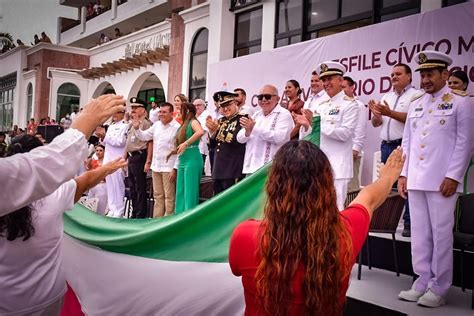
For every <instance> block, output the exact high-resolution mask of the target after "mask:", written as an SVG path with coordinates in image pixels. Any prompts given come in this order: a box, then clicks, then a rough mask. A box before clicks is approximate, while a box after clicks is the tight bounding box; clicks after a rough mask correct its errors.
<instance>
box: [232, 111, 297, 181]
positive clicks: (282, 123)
mask: <svg viewBox="0 0 474 316" xmlns="http://www.w3.org/2000/svg"><path fill="white" fill-rule="evenodd" d="M252 118H253V119H254V120H255V126H254V127H253V130H252V133H251V134H250V136H249V137H247V136H245V129H243V128H242V129H241V130H240V131H239V133H238V134H237V141H238V142H239V143H242V144H244V143H246V144H247V147H246V150H245V158H244V167H243V171H242V173H244V174H249V173H253V172H255V171H256V170H257V169H259V168H260V167H262V166H263V165H264V164H266V163H267V162H269V161H270V160H272V159H273V156H274V155H275V153H276V152H277V151H278V149H280V147H281V146H282V145H283V144H284V143H286V142H287V141H289V140H290V133H291V130H292V129H293V128H294V127H295V124H294V122H293V118H292V116H291V114H290V112H289V111H288V110H287V109H285V108H283V107H281V106H280V105H278V104H277V105H276V106H275V108H274V109H273V110H272V111H271V112H270V113H269V114H268V115H266V116H265V115H264V114H263V111H262V110H259V111H257V112H256V113H255V114H254V115H253V117H252Z"/></svg>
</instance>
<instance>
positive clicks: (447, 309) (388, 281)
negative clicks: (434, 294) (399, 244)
mask: <svg viewBox="0 0 474 316" xmlns="http://www.w3.org/2000/svg"><path fill="white" fill-rule="evenodd" d="M412 280H413V279H412V277H411V276H408V275H404V274H401V275H400V277H397V276H396V275H395V274H394V273H393V272H391V271H386V270H382V269H377V268H372V269H371V270H368V269H367V267H364V269H363V273H362V279H361V280H357V266H354V269H353V270H352V275H351V280H350V285H349V290H348V291H347V297H348V299H349V301H348V306H347V312H346V313H345V315H347V316H349V315H364V316H367V315H380V316H382V315H383V316H391V315H414V316H425V315H426V316H446V315H450V316H468V315H469V316H472V315H474V310H472V309H471V290H466V292H462V291H461V288H458V287H455V286H453V287H451V289H450V290H449V293H448V296H447V297H446V302H447V303H446V305H444V306H442V307H438V308H427V307H421V306H418V305H417V304H416V303H412V302H406V301H402V300H399V299H398V298H397V296H398V293H399V292H400V291H401V290H406V289H409V288H410V286H411V284H412ZM353 300H354V301H353ZM371 305H372V306H371ZM374 305H375V306H374Z"/></svg>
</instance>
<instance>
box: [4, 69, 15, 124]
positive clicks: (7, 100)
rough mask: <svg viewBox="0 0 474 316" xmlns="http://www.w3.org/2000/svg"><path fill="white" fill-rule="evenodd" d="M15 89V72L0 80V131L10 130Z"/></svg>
mask: <svg viewBox="0 0 474 316" xmlns="http://www.w3.org/2000/svg"><path fill="white" fill-rule="evenodd" d="M15 87H16V72H14V73H12V74H9V75H7V76H4V77H2V78H0V131H4V132H6V131H10V130H11V129H12V124H13V96H14V95H15Z"/></svg>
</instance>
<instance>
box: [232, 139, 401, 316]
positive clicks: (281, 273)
mask: <svg viewBox="0 0 474 316" xmlns="http://www.w3.org/2000/svg"><path fill="white" fill-rule="evenodd" d="M402 166H403V158H402V152H401V150H400V149H397V150H395V151H394V153H393V154H392V155H391V156H390V158H389V161H387V164H386V165H385V166H384V167H383V168H382V170H381V175H380V179H379V180H377V181H376V182H375V183H373V184H371V185H369V186H367V187H366V188H365V189H364V190H363V191H362V192H361V193H360V194H359V196H358V197H357V198H356V199H355V200H354V202H353V203H351V205H350V206H349V207H348V208H347V209H346V210H345V211H343V212H339V211H338V208H337V204H336V191H335V189H334V179H333V174H332V169H331V165H330V163H329V161H328V159H327V157H326V156H325V155H324V153H323V152H322V151H321V150H320V149H319V148H318V147H317V146H315V145H314V144H312V143H310V142H307V141H290V142H288V143H286V144H285V145H283V146H282V147H281V148H280V149H279V151H278V152H277V153H276V155H275V156H274V158H273V164H272V166H271V169H270V173H269V177H268V180H267V183H266V188H265V189H266V192H267V202H266V204H265V208H264V218H263V220H262V221H256V220H249V221H246V222H244V223H241V224H240V225H239V226H237V228H236V229H235V231H234V233H233V235H232V238H231V242H230V249H229V264H230V266H231V269H232V272H233V273H234V274H235V275H237V276H242V283H243V287H244V294H245V304H246V310H245V314H246V315H272V316H275V315H341V314H342V310H343V305H344V299H345V294H346V291H347V288H348V283H349V275H350V272H351V269H352V266H353V264H354V262H355V258H356V256H357V254H358V252H359V251H360V249H361V247H362V245H363V243H364V240H365V238H366V236H367V233H368V228H369V223H370V217H371V215H372V212H373V211H374V210H375V209H376V208H377V207H378V206H379V205H380V204H381V203H382V202H383V201H384V200H385V198H386V197H387V196H388V194H389V193H390V191H391V188H392V184H393V183H394V182H395V181H396V180H397V179H398V176H399V174H400V171H401V168H402Z"/></svg>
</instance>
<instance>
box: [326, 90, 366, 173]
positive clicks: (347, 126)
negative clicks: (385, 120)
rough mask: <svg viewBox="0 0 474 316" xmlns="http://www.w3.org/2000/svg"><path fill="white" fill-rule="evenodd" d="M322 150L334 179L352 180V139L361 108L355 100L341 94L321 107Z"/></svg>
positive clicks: (342, 92)
mask: <svg viewBox="0 0 474 316" xmlns="http://www.w3.org/2000/svg"><path fill="white" fill-rule="evenodd" d="M320 112H321V150H322V151H323V152H324V153H325V154H326V156H327V157H328V159H329V161H330V162H331V166H332V169H333V172H334V179H351V178H352V137H353V136H354V130H355V128H356V125H357V119H358V116H359V108H358V105H357V103H356V102H355V100H354V99H353V98H350V97H348V96H346V95H345V94H344V91H341V92H339V93H338V94H336V95H335V96H334V97H332V98H330V99H329V101H327V102H324V103H322V104H321V105H320Z"/></svg>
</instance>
